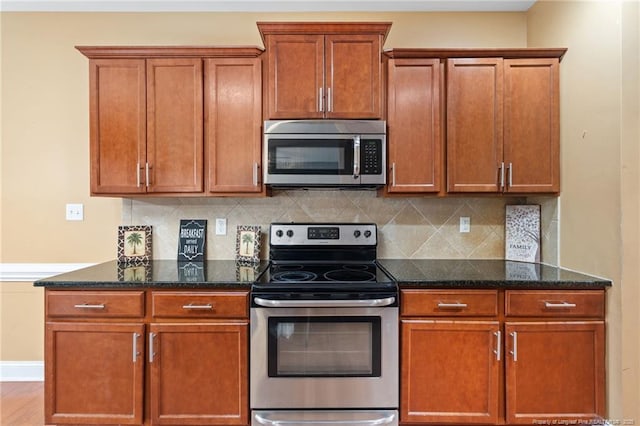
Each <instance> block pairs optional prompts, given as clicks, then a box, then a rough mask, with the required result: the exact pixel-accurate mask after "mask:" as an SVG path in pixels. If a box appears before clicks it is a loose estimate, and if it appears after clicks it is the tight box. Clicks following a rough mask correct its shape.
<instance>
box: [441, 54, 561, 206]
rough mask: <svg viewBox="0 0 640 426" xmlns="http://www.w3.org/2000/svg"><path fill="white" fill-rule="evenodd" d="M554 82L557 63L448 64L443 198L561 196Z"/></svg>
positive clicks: (467, 61)
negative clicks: (500, 194)
mask: <svg viewBox="0 0 640 426" xmlns="http://www.w3.org/2000/svg"><path fill="white" fill-rule="evenodd" d="M469 53H471V52H469ZM562 53H564V50H562ZM558 80H559V57H549V58H514V59H508V58H503V57H494V58H484V57H482V58H450V59H448V60H447V178H448V184H447V190H448V191H449V192H505V193H535V192H541V193H557V192H559V191H560V161H559V125H558V122H559V102H558V96H559V82H558Z"/></svg>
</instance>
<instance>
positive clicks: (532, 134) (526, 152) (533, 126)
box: [504, 59, 560, 192]
mask: <svg viewBox="0 0 640 426" xmlns="http://www.w3.org/2000/svg"><path fill="white" fill-rule="evenodd" d="M558 68H559V65H558V59H508V60H505V61H504V82H505V89H504V91H505V93H504V162H505V165H506V167H507V171H508V178H507V183H506V185H505V188H506V190H507V191H508V192H559V191H560V159H559V151H560V144H559V138H560V130H559V124H558V123H559V117H560V112H559V102H558V93H559V90H560V89H559V83H558Z"/></svg>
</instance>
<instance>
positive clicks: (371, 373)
mask: <svg viewBox="0 0 640 426" xmlns="http://www.w3.org/2000/svg"><path fill="white" fill-rule="evenodd" d="M380 330H381V329H380V317H371V316H368V317H351V316H349V317H270V318H269V342H268V357H269V377H380V372H381V365H380V363H381V359H380V352H381V347H380V341H381V340H380Z"/></svg>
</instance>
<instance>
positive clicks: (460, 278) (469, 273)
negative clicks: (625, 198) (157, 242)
mask: <svg viewBox="0 0 640 426" xmlns="http://www.w3.org/2000/svg"><path fill="white" fill-rule="evenodd" d="M378 263H379V264H380V265H381V266H382V267H383V268H384V269H385V270H386V271H387V272H388V273H389V274H391V276H392V277H394V278H395V279H396V280H397V281H398V284H399V285H400V286H401V287H403V286H404V287H423V288H515V289H517V288H532V289H598V288H605V287H608V286H611V281H609V280H606V279H601V278H596V277H592V276H589V275H585V274H581V273H578V272H573V271H569V270H567V269H562V268H557V267H555V266H550V265H546V264H538V263H524V262H511V261H504V260H461V259H451V260H434V259H407V260H400V259H379V260H378ZM267 266H268V262H267V261H263V262H260V263H257V264H247V263H238V262H236V261H234V260H209V261H206V262H202V263H178V262H177V261H175V260H155V261H153V262H151V263H150V264H149V265H146V266H141V267H128V266H122V265H121V264H118V262H116V261H112V262H106V263H101V264H99V265H95V266H91V267H89V268H85V269H79V270H77V271H73V272H69V273H66V274H62V275H56V276H55V277H51V278H45V279H43V280H40V281H36V282H35V283H34V285H35V286H39V287H51V288H54V287H58V288H63V287H76V288H78V287H82V288H100V287H102V288H123V289H127V288H131V287H143V288H216V287H219V288H222V287H227V288H243V289H250V287H251V283H252V282H253V281H254V280H255V279H257V278H258V276H259V275H260V273H261V272H262V271H264V270H265V268H266V267H267Z"/></svg>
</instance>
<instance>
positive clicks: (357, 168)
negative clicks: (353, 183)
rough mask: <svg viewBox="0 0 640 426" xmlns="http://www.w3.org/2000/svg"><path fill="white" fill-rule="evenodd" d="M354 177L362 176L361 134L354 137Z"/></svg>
mask: <svg viewBox="0 0 640 426" xmlns="http://www.w3.org/2000/svg"><path fill="white" fill-rule="evenodd" d="M353 178H354V179H358V178H360V136H354V137H353Z"/></svg>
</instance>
